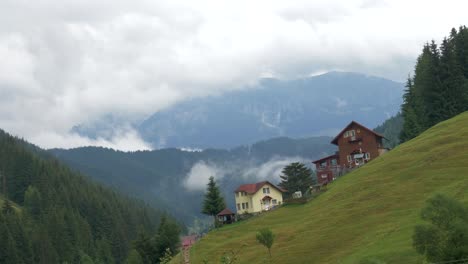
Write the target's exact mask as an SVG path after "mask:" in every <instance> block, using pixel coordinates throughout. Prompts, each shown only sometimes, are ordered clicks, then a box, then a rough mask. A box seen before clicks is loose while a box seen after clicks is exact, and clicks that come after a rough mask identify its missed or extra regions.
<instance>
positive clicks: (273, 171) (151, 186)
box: [50, 137, 335, 224]
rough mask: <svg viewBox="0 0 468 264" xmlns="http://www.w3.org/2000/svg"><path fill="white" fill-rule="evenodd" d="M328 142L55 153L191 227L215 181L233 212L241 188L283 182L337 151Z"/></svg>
mask: <svg viewBox="0 0 468 264" xmlns="http://www.w3.org/2000/svg"><path fill="white" fill-rule="evenodd" d="M330 141H331V138H329V137H314V138H304V139H290V138H275V139H270V140H265V141H261V142H257V143H255V144H253V145H249V146H241V147H237V148H234V149H231V150H222V149H207V150H203V151H194V152H189V151H182V150H179V149H161V150H154V151H138V152H121V151H115V150H111V149H105V148H96V147H86V148H77V149H71V150H61V149H54V150H50V153H53V154H54V155H56V157H57V158H59V159H61V160H63V161H64V162H66V163H67V164H69V165H70V166H71V167H73V168H75V169H77V170H79V171H81V172H83V173H86V174H87V175H90V176H91V177H93V178H94V179H96V180H98V181H100V182H102V183H104V184H106V185H110V186H113V187H116V188H118V189H120V190H122V191H124V192H126V193H128V194H130V195H132V196H138V197H140V198H143V199H145V200H146V201H147V202H148V203H151V204H153V205H155V206H164V207H165V208H167V210H170V211H171V212H172V213H174V214H175V215H176V216H178V217H179V218H180V219H182V220H184V222H186V223H187V224H190V223H191V222H192V221H193V219H194V217H196V216H201V203H202V199H203V191H205V186H206V183H207V182H208V177H209V176H215V177H216V179H217V181H218V183H219V184H220V187H221V189H222V191H223V195H224V196H225V198H226V201H227V203H228V205H230V206H231V208H232V209H234V208H233V205H234V196H233V195H232V192H233V190H234V189H235V188H237V186H238V185H240V184H244V183H246V182H256V181H261V180H264V179H266V178H268V179H270V180H273V181H279V177H278V176H279V172H280V171H281V169H282V168H283V167H284V166H285V165H287V164H288V163H290V162H293V161H302V162H304V163H307V164H309V165H311V163H310V161H311V160H313V159H316V158H318V157H321V156H323V155H326V154H330V153H332V152H333V151H335V146H334V145H332V144H330Z"/></svg>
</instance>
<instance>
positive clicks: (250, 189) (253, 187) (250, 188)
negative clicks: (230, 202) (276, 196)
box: [234, 181, 284, 194]
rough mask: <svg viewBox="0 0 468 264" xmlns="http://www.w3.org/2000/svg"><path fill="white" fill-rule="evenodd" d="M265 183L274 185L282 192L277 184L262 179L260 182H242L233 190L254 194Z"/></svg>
mask: <svg viewBox="0 0 468 264" xmlns="http://www.w3.org/2000/svg"><path fill="white" fill-rule="evenodd" d="M267 183H268V184H270V185H271V186H273V187H275V188H276V189H277V190H278V191H280V192H284V190H283V189H281V188H279V187H278V186H276V185H274V184H273V183H271V182H269V181H262V182H257V183H252V184H242V185H241V186H239V187H238V188H237V189H236V190H235V191H234V192H246V193H248V194H254V193H256V192H258V190H260V188H262V187H263V186H264V185H265V184H267Z"/></svg>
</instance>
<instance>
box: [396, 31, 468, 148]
mask: <svg viewBox="0 0 468 264" xmlns="http://www.w3.org/2000/svg"><path fill="white" fill-rule="evenodd" d="M403 99H404V102H403V105H402V115H403V117H404V123H403V130H402V131H401V134H400V139H401V141H402V142H405V141H407V140H410V139H412V138H414V137H416V136H418V135H419V134H420V133H422V132H423V131H425V130H426V129H428V128H429V127H431V126H433V125H435V124H437V123H439V122H441V121H444V120H446V119H449V118H451V117H453V116H455V115H458V114H460V113H462V112H464V111H467V110H468V29H467V28H466V26H461V27H459V28H458V30H457V29H455V28H453V29H452V31H451V32H450V35H449V37H446V38H444V39H443V41H442V43H441V44H440V45H437V44H436V43H435V41H432V42H431V43H426V44H425V45H424V47H423V50H422V53H421V55H420V56H419V57H418V59H417V62H416V66H415V70H414V76H413V77H409V78H408V80H407V83H406V90H405V94H404V96H403Z"/></svg>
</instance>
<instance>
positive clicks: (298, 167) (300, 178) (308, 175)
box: [279, 162, 313, 195]
mask: <svg viewBox="0 0 468 264" xmlns="http://www.w3.org/2000/svg"><path fill="white" fill-rule="evenodd" d="M280 178H281V183H280V184H279V186H281V187H282V188H284V189H286V193H287V194H288V195H291V194H293V193H294V192H297V191H301V192H302V193H305V192H306V191H307V190H308V189H309V188H310V186H311V185H312V184H313V179H312V170H311V169H309V168H307V167H306V166H305V165H304V164H302V163H300V162H293V163H291V164H289V165H288V166H286V167H284V169H283V171H282V175H280Z"/></svg>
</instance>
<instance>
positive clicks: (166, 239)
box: [156, 215, 180, 258]
mask: <svg viewBox="0 0 468 264" xmlns="http://www.w3.org/2000/svg"><path fill="white" fill-rule="evenodd" d="M179 237H180V227H179V225H178V224H177V223H176V222H175V221H171V220H170V219H169V218H168V217H167V216H165V215H163V216H162V217H161V223H160V224H159V228H158V233H157V235H156V241H157V242H156V246H157V252H158V255H159V258H160V257H163V256H164V254H165V252H166V250H167V249H169V250H170V252H172V253H177V248H178V246H179V242H180V239H179Z"/></svg>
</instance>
